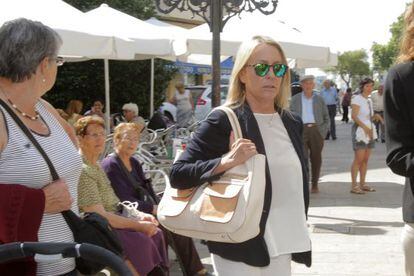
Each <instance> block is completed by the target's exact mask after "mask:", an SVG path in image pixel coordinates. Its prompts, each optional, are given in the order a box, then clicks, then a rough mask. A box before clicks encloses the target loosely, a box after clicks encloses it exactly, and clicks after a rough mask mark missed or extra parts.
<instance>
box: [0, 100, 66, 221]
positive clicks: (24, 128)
mask: <svg viewBox="0 0 414 276" xmlns="http://www.w3.org/2000/svg"><path fill="white" fill-rule="evenodd" d="M0 105H1V106H3V107H4V109H5V110H6V111H7V113H9V114H10V116H11V117H12V118H13V120H14V121H15V122H16V124H17V125H18V126H19V127H20V129H21V130H22V131H23V133H24V134H25V135H26V136H27V138H28V139H29V140H30V141H31V142H32V144H33V146H34V147H35V148H36V149H37V150H38V151H39V153H40V155H42V157H43V159H44V160H45V162H46V164H47V166H48V167H49V170H50V174H51V175H52V179H53V181H56V180H58V179H59V174H58V173H57V171H56V169H55V166H53V163H52V161H51V160H50V158H49V156H47V154H46V152H45V151H44V150H43V148H42V146H41V145H40V144H39V142H38V141H37V140H36V138H34V136H33V134H32V132H31V131H30V130H29V128H28V127H27V126H26V125H25V124H24V123H23V122H22V120H21V119H20V118H19V117H18V116H17V115H16V113H14V112H13V110H12V109H11V108H10V106H8V105H7V104H6V103H5V102H4V101H3V100H2V99H0ZM70 212H72V210H70V209H69V210H67V211H62V212H61V213H62V215H63V217H64V218H65V219H66V221H67V216H68V213H70Z"/></svg>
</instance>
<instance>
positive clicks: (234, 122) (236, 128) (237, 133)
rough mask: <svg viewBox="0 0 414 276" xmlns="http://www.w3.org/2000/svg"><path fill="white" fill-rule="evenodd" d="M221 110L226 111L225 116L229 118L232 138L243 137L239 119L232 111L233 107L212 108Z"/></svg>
mask: <svg viewBox="0 0 414 276" xmlns="http://www.w3.org/2000/svg"><path fill="white" fill-rule="evenodd" d="M216 109H218V110H222V111H224V112H225V113H226V115H227V117H228V118H229V121H230V125H231V128H232V129H233V133H234V140H237V139H239V138H243V134H242V131H241V128H240V123H239V119H237V116H236V113H234V111H233V109H231V108H230V107H227V106H218V107H216V108H214V110H216Z"/></svg>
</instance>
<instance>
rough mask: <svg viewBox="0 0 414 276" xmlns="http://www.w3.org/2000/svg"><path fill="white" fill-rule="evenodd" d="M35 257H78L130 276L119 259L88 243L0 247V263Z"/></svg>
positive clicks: (6, 245) (29, 243)
mask: <svg viewBox="0 0 414 276" xmlns="http://www.w3.org/2000/svg"><path fill="white" fill-rule="evenodd" d="M35 255H37V256H39V255H46V256H50V255H60V256H61V257H62V258H78V257H79V258H82V259H85V260H88V261H93V262H98V263H101V264H105V265H107V266H108V267H110V268H112V269H113V270H115V272H117V273H118V274H119V275H122V276H123V275H126V276H129V275H132V273H131V272H130V271H129V269H128V267H127V266H126V265H125V264H124V261H123V260H122V259H121V258H120V257H118V256H117V255H115V254H114V253H112V252H111V251H109V250H106V249H105V248H102V247H99V246H96V245H93V244H89V243H82V244H77V243H53V242H50V243H49V242H44V243H42V242H25V243H20V242H14V243H8V244H2V245H0V263H4V262H7V261H12V260H17V259H22V258H25V257H33V256H35ZM42 258H43V257H42ZM45 259H47V258H45Z"/></svg>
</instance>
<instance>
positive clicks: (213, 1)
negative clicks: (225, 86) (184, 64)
mask: <svg viewBox="0 0 414 276" xmlns="http://www.w3.org/2000/svg"><path fill="white" fill-rule="evenodd" d="M155 3H156V6H157V9H158V11H159V12H161V13H163V14H168V13H171V12H172V11H173V10H179V11H181V12H183V11H190V12H191V13H192V14H193V17H194V16H195V15H197V16H200V17H202V18H203V19H204V20H205V21H206V22H207V23H208V25H209V26H210V31H211V32H212V33H213V40H212V50H213V53H212V75H213V87H212V88H213V97H212V101H211V104H212V106H213V107H215V106H219V105H220V104H221V97H220V33H221V31H222V30H223V27H224V25H225V24H226V22H227V21H228V20H229V19H230V18H232V17H233V16H235V15H240V14H241V13H242V12H243V11H247V12H253V11H255V10H259V11H260V12H261V13H263V14H265V15H269V14H272V13H273V12H274V11H275V10H276V7H277V3H278V0H155Z"/></svg>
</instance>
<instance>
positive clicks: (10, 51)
mask: <svg viewBox="0 0 414 276" xmlns="http://www.w3.org/2000/svg"><path fill="white" fill-rule="evenodd" d="M61 44H62V39H61V38H60V36H59V35H58V33H56V32H55V31H54V30H53V29H51V28H50V27H48V26H45V25H43V24H42V23H40V22H37V21H32V20H29V19H25V18H19V19H14V20H11V21H8V22H5V23H4V24H3V26H1V27H0V76H1V77H4V78H8V79H10V80H11V81H12V82H22V81H24V80H26V79H30V78H31V76H32V75H33V74H34V73H36V69H37V67H38V66H39V64H40V62H41V61H42V60H43V59H44V58H46V57H49V58H55V57H56V56H57V53H58V50H59V47H60V45H61Z"/></svg>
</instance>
